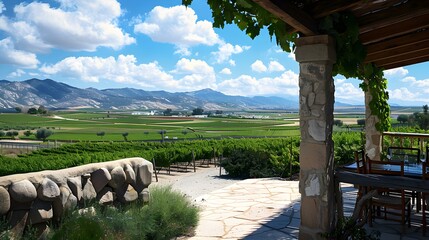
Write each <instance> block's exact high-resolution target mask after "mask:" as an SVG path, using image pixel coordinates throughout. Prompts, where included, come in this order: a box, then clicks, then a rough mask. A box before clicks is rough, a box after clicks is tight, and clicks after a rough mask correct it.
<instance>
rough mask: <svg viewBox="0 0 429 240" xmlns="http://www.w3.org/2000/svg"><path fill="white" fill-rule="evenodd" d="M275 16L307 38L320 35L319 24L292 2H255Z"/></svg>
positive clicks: (280, 0)
mask: <svg viewBox="0 0 429 240" xmlns="http://www.w3.org/2000/svg"><path fill="white" fill-rule="evenodd" d="M253 2H255V3H257V4H258V5H259V6H261V7H263V8H265V9H266V10H267V11H269V12H270V13H272V14H273V15H274V16H276V17H278V18H280V19H281V20H282V21H284V22H285V23H286V24H288V25H289V26H291V27H293V28H294V29H296V30H297V31H298V32H301V33H302V34H304V35H305V36H313V35H317V34H319V31H318V24H317V22H316V21H314V19H313V18H311V17H310V16H309V15H308V14H307V13H305V12H304V11H302V10H301V9H299V8H298V7H297V6H295V5H294V4H293V3H292V2H290V1H284V0H253Z"/></svg>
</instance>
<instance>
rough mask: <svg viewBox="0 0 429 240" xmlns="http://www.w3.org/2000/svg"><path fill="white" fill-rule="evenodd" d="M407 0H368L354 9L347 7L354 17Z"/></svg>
mask: <svg viewBox="0 0 429 240" xmlns="http://www.w3.org/2000/svg"><path fill="white" fill-rule="evenodd" d="M406 1H407V0H382V1H379V0H368V1H363V2H365V3H366V4H363V5H361V6H358V7H356V8H354V9H348V10H349V11H351V12H353V14H354V15H355V17H361V16H366V15H367V14H371V13H374V12H377V11H382V10H385V9H388V8H390V7H392V6H395V5H400V4H403V3H404V2H406Z"/></svg>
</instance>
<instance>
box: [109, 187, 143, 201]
mask: <svg viewBox="0 0 429 240" xmlns="http://www.w3.org/2000/svg"><path fill="white" fill-rule="evenodd" d="M115 192H116V198H117V199H118V201H119V202H121V203H129V202H133V201H135V200H137V199H138V197H139V195H138V192H137V191H136V190H135V189H134V188H133V187H132V186H131V185H130V184H124V185H122V186H121V187H118V188H116V189H115Z"/></svg>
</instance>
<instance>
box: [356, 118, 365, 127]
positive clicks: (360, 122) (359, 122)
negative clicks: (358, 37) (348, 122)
mask: <svg viewBox="0 0 429 240" xmlns="http://www.w3.org/2000/svg"><path fill="white" fill-rule="evenodd" d="M357 124H358V125H359V126H364V125H365V119H358V120H357Z"/></svg>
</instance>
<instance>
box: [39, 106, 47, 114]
mask: <svg viewBox="0 0 429 240" xmlns="http://www.w3.org/2000/svg"><path fill="white" fill-rule="evenodd" d="M37 113H39V114H47V113H48V110H47V109H46V108H45V106H43V105H40V106H39V108H38V109H37Z"/></svg>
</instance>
